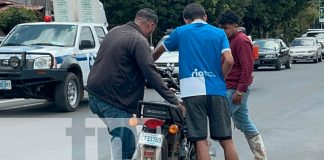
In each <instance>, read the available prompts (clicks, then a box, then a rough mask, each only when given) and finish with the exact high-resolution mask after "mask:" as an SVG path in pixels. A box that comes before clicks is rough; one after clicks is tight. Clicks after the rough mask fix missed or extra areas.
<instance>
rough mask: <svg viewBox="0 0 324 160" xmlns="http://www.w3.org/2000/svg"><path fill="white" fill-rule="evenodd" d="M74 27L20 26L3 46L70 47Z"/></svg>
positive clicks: (73, 38) (72, 43)
mask: <svg viewBox="0 0 324 160" xmlns="http://www.w3.org/2000/svg"><path fill="white" fill-rule="evenodd" d="M76 33H77V26H76V25H21V26H18V27H17V28H15V30H13V32H12V33H11V34H10V35H9V37H8V38H7V39H6V41H5V42H3V44H2V45H3V46H22V45H47V46H62V47H72V46H74V43H75V37H76Z"/></svg>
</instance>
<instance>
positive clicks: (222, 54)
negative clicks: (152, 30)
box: [153, 3, 238, 160]
mask: <svg viewBox="0 0 324 160" xmlns="http://www.w3.org/2000/svg"><path fill="white" fill-rule="evenodd" d="M183 18H184V21H185V22H186V25H183V26H180V27H177V28H176V29H175V30H174V31H173V32H172V33H171V34H170V36H169V37H168V38H167V39H166V40H165V41H164V42H163V43H162V45H160V46H158V47H157V48H156V50H155V51H154V52H153V59H154V60H157V59H158V58H159V57H160V56H161V54H162V53H163V52H164V51H174V50H177V49H178V50H179V78H180V90H181V97H182V99H183V101H184V104H185V106H186V110H187V112H186V121H187V125H188V139H189V141H193V142H195V144H196V145H195V146H196V151H197V158H198V159H203V160H209V159H210V156H209V153H208V141H207V135H208V133H207V131H208V128H207V125H208V123H209V128H210V136H211V138H212V139H214V140H219V142H220V144H221V146H222V147H223V149H224V153H225V157H226V159H228V160H236V159H238V155H237V153H236V150H235V147H234V144H233V141H232V130H231V119H230V114H229V110H228V107H227V105H228V102H227V98H226V84H225V80H224V79H225V78H226V76H227V74H228V73H229V72H230V70H231V68H232V65H233V61H234V60H233V57H232V54H231V50H230V47H229V43H228V40H227V37H226V34H225V32H224V31H223V30H222V29H219V28H216V27H214V26H212V25H209V24H208V23H206V20H207V15H206V12H205V9H204V8H203V7H202V6H201V5H199V4H196V3H192V4H189V5H187V6H186V7H185V9H184V11H183ZM208 120H209V122H208Z"/></svg>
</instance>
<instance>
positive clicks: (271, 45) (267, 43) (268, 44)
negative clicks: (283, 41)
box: [253, 40, 279, 50]
mask: <svg viewBox="0 0 324 160" xmlns="http://www.w3.org/2000/svg"><path fill="white" fill-rule="evenodd" d="M253 45H256V46H258V47H259V48H260V49H269V50H277V49H278V48H279V43H278V42H277V41H275V40H255V41H254V42H253Z"/></svg>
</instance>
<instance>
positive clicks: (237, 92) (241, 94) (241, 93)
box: [236, 91, 244, 96]
mask: <svg viewBox="0 0 324 160" xmlns="http://www.w3.org/2000/svg"><path fill="white" fill-rule="evenodd" d="M243 93H244V92H240V91H236V94H237V95H238V96H243Z"/></svg>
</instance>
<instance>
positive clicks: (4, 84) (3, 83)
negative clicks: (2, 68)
mask: <svg viewBox="0 0 324 160" xmlns="http://www.w3.org/2000/svg"><path fill="white" fill-rule="evenodd" d="M0 90H11V81H10V80H0Z"/></svg>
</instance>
